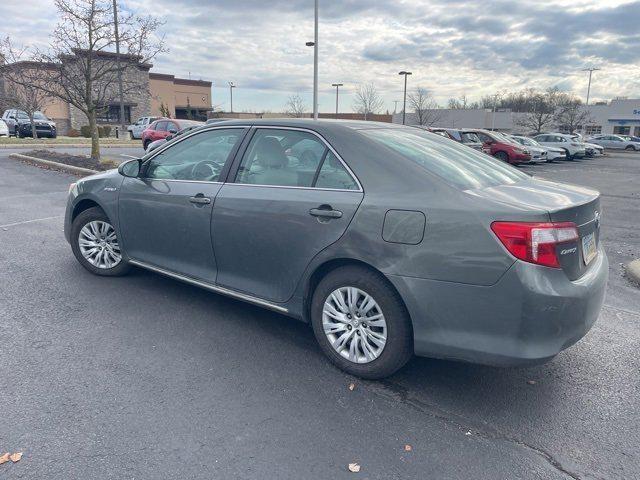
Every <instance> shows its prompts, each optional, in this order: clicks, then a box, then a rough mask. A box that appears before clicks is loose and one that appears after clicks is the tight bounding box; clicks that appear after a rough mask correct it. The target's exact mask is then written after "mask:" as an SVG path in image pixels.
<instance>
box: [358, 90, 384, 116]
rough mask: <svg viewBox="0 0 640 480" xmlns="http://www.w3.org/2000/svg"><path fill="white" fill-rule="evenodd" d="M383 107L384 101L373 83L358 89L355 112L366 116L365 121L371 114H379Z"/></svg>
mask: <svg viewBox="0 0 640 480" xmlns="http://www.w3.org/2000/svg"><path fill="white" fill-rule="evenodd" d="M383 106H384V101H383V100H382V98H381V97H380V94H379V93H378V90H377V89H376V87H375V85H374V84H373V83H368V84H366V85H360V86H359V87H358V88H357V90H356V96H355V99H354V101H353V110H354V111H355V112H356V113H360V114H362V115H364V119H365V120H366V119H367V116H369V115H370V114H372V113H378V112H379V111H380V109H381V108H382V107H383Z"/></svg>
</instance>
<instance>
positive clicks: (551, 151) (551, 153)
mask: <svg viewBox="0 0 640 480" xmlns="http://www.w3.org/2000/svg"><path fill="white" fill-rule="evenodd" d="M512 136H513V138H515V139H516V140H517V141H518V143H521V144H522V145H525V146H527V147H538V148H543V149H544V150H546V152H547V162H553V161H554V160H566V159H567V152H566V151H565V150H563V149H562V148H557V147H547V146H544V145H541V144H540V143H538V142H536V141H535V140H534V139H533V138H529V137H523V136H522V135H512Z"/></svg>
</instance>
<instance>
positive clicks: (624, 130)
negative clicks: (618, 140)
mask: <svg viewBox="0 0 640 480" xmlns="http://www.w3.org/2000/svg"><path fill="white" fill-rule="evenodd" d="M613 133H614V134H615V135H629V134H630V133H631V127H623V126H621V125H616V126H615V127H613Z"/></svg>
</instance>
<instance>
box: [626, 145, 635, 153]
mask: <svg viewBox="0 0 640 480" xmlns="http://www.w3.org/2000/svg"><path fill="white" fill-rule="evenodd" d="M624 149H625V150H627V151H629V152H632V151H635V149H636V147H634V146H633V145H627V146H626V147H624Z"/></svg>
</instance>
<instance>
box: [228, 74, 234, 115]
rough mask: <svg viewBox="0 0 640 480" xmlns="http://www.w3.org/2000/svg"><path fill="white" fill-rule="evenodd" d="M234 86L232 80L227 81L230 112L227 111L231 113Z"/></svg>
mask: <svg viewBox="0 0 640 480" xmlns="http://www.w3.org/2000/svg"><path fill="white" fill-rule="evenodd" d="M234 88H236V86H235V85H234V84H233V82H229V95H230V96H231V107H230V110H231V111H230V112H229V113H233V89H234Z"/></svg>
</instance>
